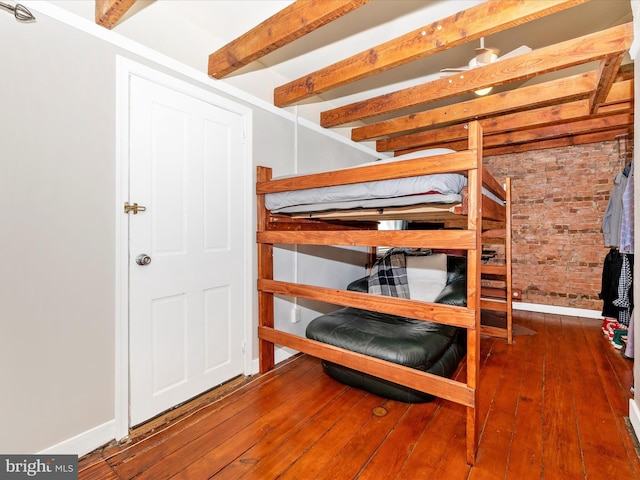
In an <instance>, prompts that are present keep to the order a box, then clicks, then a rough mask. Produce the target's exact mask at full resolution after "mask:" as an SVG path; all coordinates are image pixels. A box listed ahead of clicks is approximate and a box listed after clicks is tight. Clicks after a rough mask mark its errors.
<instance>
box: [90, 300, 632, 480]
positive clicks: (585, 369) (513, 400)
mask: <svg viewBox="0 0 640 480" xmlns="http://www.w3.org/2000/svg"><path fill="white" fill-rule="evenodd" d="M514 321H515V323H517V324H518V325H521V326H523V327H526V328H528V329H531V330H534V331H535V332H536V333H535V334H534V335H518V336H516V337H515V343H514V344H513V345H507V344H506V343H505V342H504V341H503V340H499V339H493V338H483V339H482V342H481V354H482V356H481V358H482V367H481V372H480V385H481V394H480V418H481V420H482V423H481V438H480V447H479V449H478V457H477V463H476V465H475V466H474V467H469V466H468V465H467V464H466V463H465V423H464V422H465V409H464V408H463V407H460V406H459V405H455V404H453V403H451V402H447V401H443V400H439V399H438V400H435V401H434V402H431V403H425V404H413V405H411V404H405V403H401V402H395V401H391V400H386V399H383V398H380V397H376V396H374V395H371V394H368V393H365V392H363V391H360V390H356V389H353V388H350V387H346V386H344V385H342V384H340V383H338V382H336V381H334V380H332V379H330V378H329V377H327V376H326V375H325V374H324V373H323V372H322V368H321V365H320V362H319V361H318V360H317V359H314V358H312V357H309V356H306V355H301V356H298V357H296V358H294V359H293V360H290V361H287V362H285V363H284V364H283V365H280V366H278V368H277V369H276V370H274V371H272V372H269V373H268V374H266V375H262V376H260V375H258V376H256V377H255V378H254V379H251V381H248V382H244V383H243V384H241V385H240V386H239V387H238V388H237V389H236V390H234V391H232V392H230V393H228V394H227V395H226V396H225V397H224V398H222V399H218V400H215V401H213V402H212V403H210V404H208V405H204V406H202V407H201V408H200V409H199V410H197V411H192V412H190V413H187V414H185V415H183V416H182V417H179V418H177V419H173V420H172V421H171V422H170V423H169V424H168V425H166V426H165V427H162V428H160V429H159V430H158V431H156V432H154V433H152V434H149V435H144V436H141V438H139V439H137V440H132V441H131V442H129V443H128V444H125V445H114V446H110V447H106V448H104V449H102V450H100V451H96V452H94V453H92V454H90V455H87V456H86V457H85V458H83V459H81V461H80V473H79V478H80V479H81V480H90V479H91V480H98V479H104V480H122V479H134V478H135V479H140V480H142V479H153V480H157V479H169V478H170V479H175V480H177V479H195V480H203V479H208V478H215V479H216V480H219V479H220V480H222V479H260V480H269V479H276V478H277V479H283V480H284V479H304V480H308V479H328V480H347V479H356V478H357V479H359V480H365V479H367V480H368V479H372V480H380V479H385V480H387V479H389V480H390V479H398V480H404V479H411V480H413V479H448V480H458V479H517V480H527V479H563V480H564V479H585V478H589V479H607V480H610V479H621V480H622V479H624V480H626V479H640V460H639V458H638V454H637V451H636V446H637V445H636V444H637V442H636V440H635V437H634V436H633V435H632V434H630V433H629V430H628V427H627V421H626V418H625V417H627V416H628V411H629V398H630V396H631V394H630V390H629V389H630V386H631V384H632V382H633V379H632V370H633V362H632V361H631V360H626V359H624V358H622V356H621V355H620V351H619V350H615V349H614V348H613V347H612V346H611V345H610V343H609V342H608V341H607V340H606V339H605V337H604V336H603V335H602V332H601V330H600V326H601V322H599V321H598V320H593V319H586V318H576V317H566V316H558V315H549V314H537V313H530V312H514ZM464 370H465V369H464V364H462V365H461V368H460V369H459V371H458V373H457V375H458V376H459V377H460V378H463V376H464V375H465V373H464ZM376 407H382V408H383V409H384V410H382V411H381V412H382V413H381V412H380V411H378V410H377V409H376ZM374 409H376V410H375V411H374Z"/></svg>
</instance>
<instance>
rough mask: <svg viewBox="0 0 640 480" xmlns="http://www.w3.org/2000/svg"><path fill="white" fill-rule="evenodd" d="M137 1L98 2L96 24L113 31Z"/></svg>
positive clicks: (114, 0) (108, 0)
mask: <svg viewBox="0 0 640 480" xmlns="http://www.w3.org/2000/svg"><path fill="white" fill-rule="evenodd" d="M134 3H136V0H96V23H97V24H98V25H102V26H103V27H105V28H108V29H111V28H113V27H114V26H115V24H116V23H118V22H119V21H120V19H121V18H122V16H123V15H124V14H125V13H127V10H129V9H130V8H131V6H132V5H133V4H134Z"/></svg>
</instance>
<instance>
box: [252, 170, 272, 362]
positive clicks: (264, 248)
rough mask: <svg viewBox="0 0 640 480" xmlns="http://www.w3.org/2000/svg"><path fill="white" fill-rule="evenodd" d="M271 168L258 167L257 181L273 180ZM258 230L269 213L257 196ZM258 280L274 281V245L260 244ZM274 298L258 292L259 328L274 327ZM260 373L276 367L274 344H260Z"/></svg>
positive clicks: (263, 228) (259, 196)
mask: <svg viewBox="0 0 640 480" xmlns="http://www.w3.org/2000/svg"><path fill="white" fill-rule="evenodd" d="M271 175H272V171H271V169H270V168H263V167H258V168H257V171H256V181H257V182H263V183H267V182H269V181H270V180H271ZM256 212H257V217H258V218H257V223H256V228H257V229H258V230H259V231H263V230H266V229H267V227H268V219H269V212H268V210H267V208H266V207H265V198H264V195H260V194H258V195H256ZM257 266H258V278H264V279H267V280H268V279H273V245H272V244H268V243H260V244H258V264H257ZM273 308H274V298H273V294H270V293H266V292H260V291H259V292H258V326H261V327H273V325H274V314H273ZM259 364H260V373H265V372H268V371H269V370H271V369H272V368H273V367H274V365H275V356H274V346H273V344H272V343H268V342H264V341H260V342H259Z"/></svg>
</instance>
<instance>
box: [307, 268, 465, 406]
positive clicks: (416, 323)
mask: <svg viewBox="0 0 640 480" xmlns="http://www.w3.org/2000/svg"><path fill="white" fill-rule="evenodd" d="M466 284H467V281H466V258H465V257H457V256H449V257H447V284H446V286H445V288H444V289H443V290H442V291H441V292H440V294H439V295H438V297H437V298H436V300H435V302H436V303H444V304H448V305H456V306H466V295H467V287H466ZM347 289H348V290H352V291H359V292H365V293H366V292H367V291H368V278H367V277H364V278H361V279H359V280H356V281H355V282H352V283H351V284H350V285H349V286H348V287H347ZM306 336H307V337H308V338H310V339H313V340H317V341H320V342H323V343H327V344H330V345H334V346H336V347H341V348H344V349H347V350H351V351H354V352H358V353H362V354H364V355H369V356H371V357H375V358H379V359H383V360H387V361H390V362H393V363H397V364H400V365H405V366H407V367H411V368H415V369H417V370H422V371H425V372H428V373H432V374H435V375H439V376H442V377H451V375H453V373H454V372H455V370H456V369H457V367H458V364H459V363H460V360H462V358H463V357H464V355H465V354H466V350H467V349H466V330H465V329H462V328H458V327H453V326H450V325H442V324H439V323H434V322H425V321H423V320H416V319H411V318H406V317H399V316H396V315H389V314H384V313H377V312H372V311H369V310H361V309H358V308H351V307H344V308H341V309H339V310H336V311H334V312H331V313H329V314H326V315H322V316H320V317H317V318H315V319H314V320H312V321H311V322H310V323H309V325H308V326H307V329H306ZM322 365H323V368H324V371H325V372H326V373H327V374H328V375H329V376H330V377H332V378H334V379H336V380H338V381H340V382H342V383H345V384H347V385H350V386H352V387H356V388H360V389H363V390H366V391H368V392H370V393H373V394H375V395H379V396H381V397H385V398H390V399H393V400H398V401H402V402H409V403H422V402H429V401H431V400H433V398H434V397H433V395H430V394H427V393H424V392H420V391H418V390H414V389H411V388H408V387H405V386H403V385H398V384H396V383H393V382H389V381H387V380H384V379H381V378H378V377H375V376H372V375H368V374H366V373H363V372H359V371H357V370H353V369H351V368H348V367H344V366H342V365H338V364H335V363H332V362H328V361H325V360H323V362H322Z"/></svg>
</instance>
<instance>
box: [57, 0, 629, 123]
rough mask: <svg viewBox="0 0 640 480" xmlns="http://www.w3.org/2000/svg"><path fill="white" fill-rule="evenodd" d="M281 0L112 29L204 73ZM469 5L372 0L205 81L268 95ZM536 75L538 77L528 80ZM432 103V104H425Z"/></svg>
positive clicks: (533, 43) (461, 50)
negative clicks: (217, 54)
mask: <svg viewBox="0 0 640 480" xmlns="http://www.w3.org/2000/svg"><path fill="white" fill-rule="evenodd" d="M50 3H53V4H55V5H57V6H60V7H62V8H64V9H66V10H69V11H71V12H74V13H76V14H78V15H80V16H82V17H85V18H86V19H88V20H90V21H93V19H94V16H95V14H94V5H95V3H94V0H54V1H51V2H50ZM290 3H292V2H291V1H271V0H257V1H256V0H137V2H136V4H135V5H134V6H133V7H132V9H131V10H130V11H129V12H128V13H127V14H126V15H125V17H124V18H123V19H122V20H121V21H120V22H119V23H118V24H117V25H116V26H115V27H114V28H113V31H115V32H117V33H119V34H121V35H123V36H126V37H128V38H131V39H132V40H135V41H136V42H139V43H141V44H144V45H146V46H148V47H151V48H153V49H155V50H157V51H159V52H161V53H164V54H166V55H168V56H170V57H172V58H175V59H177V60H179V61H181V62H183V63H185V64H187V65H189V66H192V67H194V68H196V69H198V70H200V71H202V72H206V71H207V59H208V55H209V54H210V53H212V52H213V51H215V50H216V49H218V48H220V47H222V46H223V45H225V44H226V43H228V42H230V41H231V40H233V39H234V38H236V37H238V36H240V35H241V34H243V33H244V32H246V31H248V30H250V29H251V28H252V27H254V26H256V25H257V24H259V23H260V22H262V21H263V20H265V19H266V18H268V17H270V16H271V15H273V14H274V13H276V12H277V11H279V10H281V9H282V8H284V7H286V6H287V5H289V4H290ZM478 3H482V2H481V1H480V0H446V1H445V0H372V1H371V2H370V3H368V4H366V5H365V6H363V7H361V8H359V9H357V10H355V11H353V12H351V13H349V14H347V15H346V16H344V17H342V18H340V19H338V20H336V21H334V22H332V23H330V24H328V25H326V26H324V27H322V28H320V29H318V30H316V31H315V32H312V33H311V34H309V35H307V36H305V37H303V38H302V39H300V40H298V41H296V42H295V43H294V44H290V45H287V46H284V47H282V48H281V49H279V50H276V51H275V52H272V53H270V54H269V55H267V56H265V57H263V58H262V59H260V60H259V61H258V62H254V63H253V64H251V65H249V66H247V67H244V68H243V69H241V70H238V71H237V72H235V73H233V74H231V75H230V76H229V77H228V78H225V79H222V80H212V82H214V83H215V82H226V83H229V84H231V85H234V86H235V87H238V88H240V89H241V90H243V91H246V92H248V93H250V94H251V95H253V96H257V97H259V98H262V99H264V100H266V101H269V102H271V101H272V96H273V89H274V87H276V86H279V85H282V84H284V83H287V82H289V81H291V80H294V79H296V78H299V77H302V76H304V75H305V74H307V73H310V72H313V71H315V70H317V69H319V68H322V67H324V66H327V65H330V64H331V63H333V62H335V61H338V60H340V59H342V58H345V57H348V56H350V55H352V54H355V53H358V52H361V51H364V50H367V49H369V48H371V47H373V46H375V45H378V44H380V43H382V42H385V41H387V40H390V39H392V38H395V37H398V36H400V35H402V34H403V33H406V32H408V31H410V30H414V29H417V28H420V27H422V26H425V25H428V24H430V23H432V22H434V21H435V20H438V19H440V18H444V17H447V16H450V15H452V14H454V13H456V12H458V11H461V10H464V9H467V8H469V7H471V6H473V5H476V4H478ZM631 21H632V15H631V6H630V2H629V0H591V1H589V2H587V3H586V4H583V5H579V6H577V7H573V8H570V9H568V10H565V11H562V12H559V13H557V14H555V15H551V16H549V17H545V18H542V19H539V20H535V21H533V22H529V23H526V24H524V25H521V26H517V27H514V28H511V29H509V30H507V31H504V32H500V33H497V34H494V35H492V36H490V37H487V38H486V39H485V43H486V46H489V47H495V48H498V49H500V52H501V54H504V53H507V52H509V51H510V50H512V49H514V48H516V47H518V46H520V45H523V44H524V45H527V46H529V47H531V48H533V49H537V48H540V47H543V46H547V45H551V44H554V43H558V42H560V41H563V40H568V39H571V38H575V37H579V36H582V35H585V34H588V33H592V32H596V31H598V30H602V29H604V28H608V27H611V26H614V25H619V24H622V23H627V22H631ZM478 46H479V45H478V43H477V42H472V43H469V44H465V45H461V46H459V47H455V48H452V49H449V50H447V51H445V52H442V53H439V54H436V55H433V56H431V57H428V58H425V59H422V60H419V61H416V62H413V63H411V64H408V65H405V66H402V67H399V68H396V69H393V70H390V71H387V72H385V73H382V74H379V75H376V76H375V77H373V78H370V79H367V80H363V81H360V82H356V83H353V84H350V85H347V86H344V87H341V88H338V89H336V90H332V91H330V92H327V93H325V94H323V95H322V98H317V97H315V98H312V99H310V100H307V101H305V102H304V105H302V106H300V107H299V110H298V113H299V114H300V115H301V116H304V117H306V118H308V119H309V120H311V121H314V122H318V120H319V115H318V112H320V111H322V110H327V109H329V108H334V107H336V106H340V105H344V104H346V103H351V102H354V101H358V100H362V99H364V98H367V97H371V96H373V95H379V94H382V93H387V92H390V91H394V90H398V89H399V88H402V87H407V86H411V85H415V84H417V83H424V82H425V81H428V80H431V79H435V78H439V76H440V73H439V71H440V69H441V68H445V67H458V66H462V65H465V64H466V63H467V62H468V61H469V59H471V58H472V57H473V56H474V55H475V52H474V49H475V48H476V47H478ZM591 68H592V66H591ZM586 69H587V68H583V70H586ZM578 71H582V70H578ZM564 75H566V72H563V76H564ZM545 79H546V78H540V77H539V78H538V79H536V81H542V80H545ZM504 88H509V86H505V87H504ZM498 91H499V90H498ZM459 100H460V98H457V99H455V101H459ZM433 106H436V105H434V104H430V107H433ZM289 108H293V107H289Z"/></svg>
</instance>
